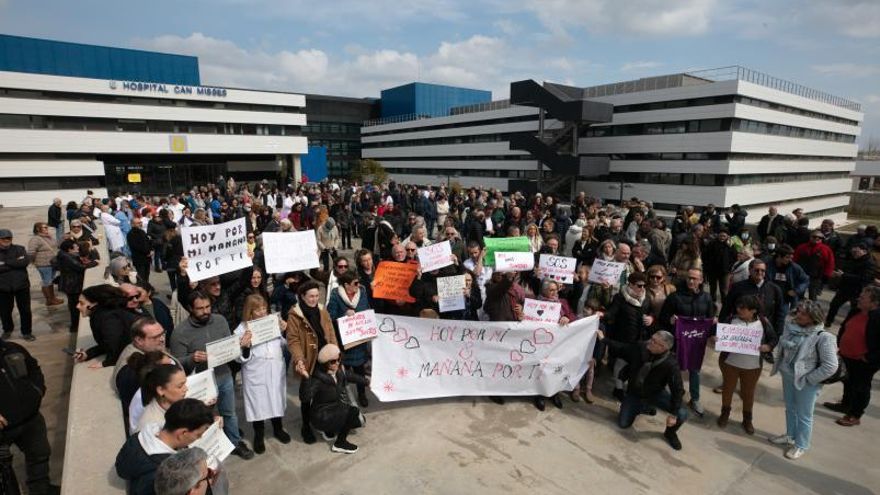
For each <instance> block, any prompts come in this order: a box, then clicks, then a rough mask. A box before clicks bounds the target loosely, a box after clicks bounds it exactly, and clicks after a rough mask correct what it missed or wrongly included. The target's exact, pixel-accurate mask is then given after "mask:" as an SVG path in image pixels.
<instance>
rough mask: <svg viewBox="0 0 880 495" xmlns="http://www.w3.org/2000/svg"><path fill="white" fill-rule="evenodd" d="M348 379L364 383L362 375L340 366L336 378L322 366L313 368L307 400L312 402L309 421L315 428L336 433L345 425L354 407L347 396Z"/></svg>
mask: <svg viewBox="0 0 880 495" xmlns="http://www.w3.org/2000/svg"><path fill="white" fill-rule="evenodd" d="M348 381H352V382H354V383H362V384H366V381H365V380H364V379H363V378H362V377H360V376H358V375H357V374H356V373H352V372H351V371H349V370H346V371H343V368H342V367H340V368H339V369H338V370H337V371H336V380H333V377H331V376H330V375H329V374H328V373H327V371H325V370H324V369H323V366H322V367H319V368H318V369H315V371H314V373H313V374H312V379H311V380H309V389H308V392H307V400H310V401H311V403H312V407H311V410H310V411H309V421H310V422H311V423H312V425H313V426H314V427H315V428H317V429H319V430H321V431H325V432H328V433H338V432H339V431H340V430H342V428H343V427H344V426H345V422H346V420H347V419H348V414H349V410H351V408H352V407H354V406H352V405H351V400H350V399H349V398H348V390H347V386H348Z"/></svg>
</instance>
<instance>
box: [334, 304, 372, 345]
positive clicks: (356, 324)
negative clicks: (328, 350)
mask: <svg viewBox="0 0 880 495" xmlns="http://www.w3.org/2000/svg"><path fill="white" fill-rule="evenodd" d="M336 321H337V323H339V336H340V337H342V347H343V349H350V348H352V347H354V346H356V345H358V344H361V343H363V342H366V341H367V340H371V339H375V338H376V337H377V336H378V335H379V324H378V323H377V322H376V312H375V311H373V310H372V309H368V310H366V311H361V312H359V313H355V314H353V315H351V316H343V317H342V318H337V319H336Z"/></svg>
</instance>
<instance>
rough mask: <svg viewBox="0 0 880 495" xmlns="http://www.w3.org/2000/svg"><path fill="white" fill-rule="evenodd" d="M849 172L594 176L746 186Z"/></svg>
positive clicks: (616, 180) (836, 176)
mask: <svg viewBox="0 0 880 495" xmlns="http://www.w3.org/2000/svg"><path fill="white" fill-rule="evenodd" d="M847 178H849V172H807V173H779V174H740V175H725V174H684V173H659V172H614V173H611V174H608V175H604V176H600V177H597V178H593V179H588V178H586V177H582V178H581V179H582V180H596V181H599V182H613V183H620V182H632V183H637V184H665V185H673V186H744V185H750V184H777V183H781V182H801V181H812V180H834V179H847Z"/></svg>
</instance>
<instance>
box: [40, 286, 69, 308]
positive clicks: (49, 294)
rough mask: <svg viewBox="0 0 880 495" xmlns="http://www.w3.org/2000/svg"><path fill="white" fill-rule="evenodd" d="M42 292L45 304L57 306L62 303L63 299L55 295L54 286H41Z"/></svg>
mask: <svg viewBox="0 0 880 495" xmlns="http://www.w3.org/2000/svg"><path fill="white" fill-rule="evenodd" d="M41 290H42V292H43V297H45V298H46V306H57V305H59V304H62V303H63V302H64V301H63V300H61V299H58V298H56V297H55V287H54V286H52V285H50V286H48V287H42V288H41Z"/></svg>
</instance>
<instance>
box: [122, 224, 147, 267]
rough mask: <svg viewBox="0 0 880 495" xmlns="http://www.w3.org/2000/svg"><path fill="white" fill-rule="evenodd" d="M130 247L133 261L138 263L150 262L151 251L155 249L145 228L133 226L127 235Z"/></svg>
mask: <svg viewBox="0 0 880 495" xmlns="http://www.w3.org/2000/svg"><path fill="white" fill-rule="evenodd" d="M126 241H128V248H129V249H130V250H131V261H132V262H133V263H136V264H139V265H140V264H148V263H149V262H150V253H151V252H152V251H153V243H152V242H151V241H150V238H149V236H148V235H147V233H146V232H144V230H143V229H140V228H137V227H135V228H132V229H131V230H130V231H129V232H128V235H127V236H126Z"/></svg>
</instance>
